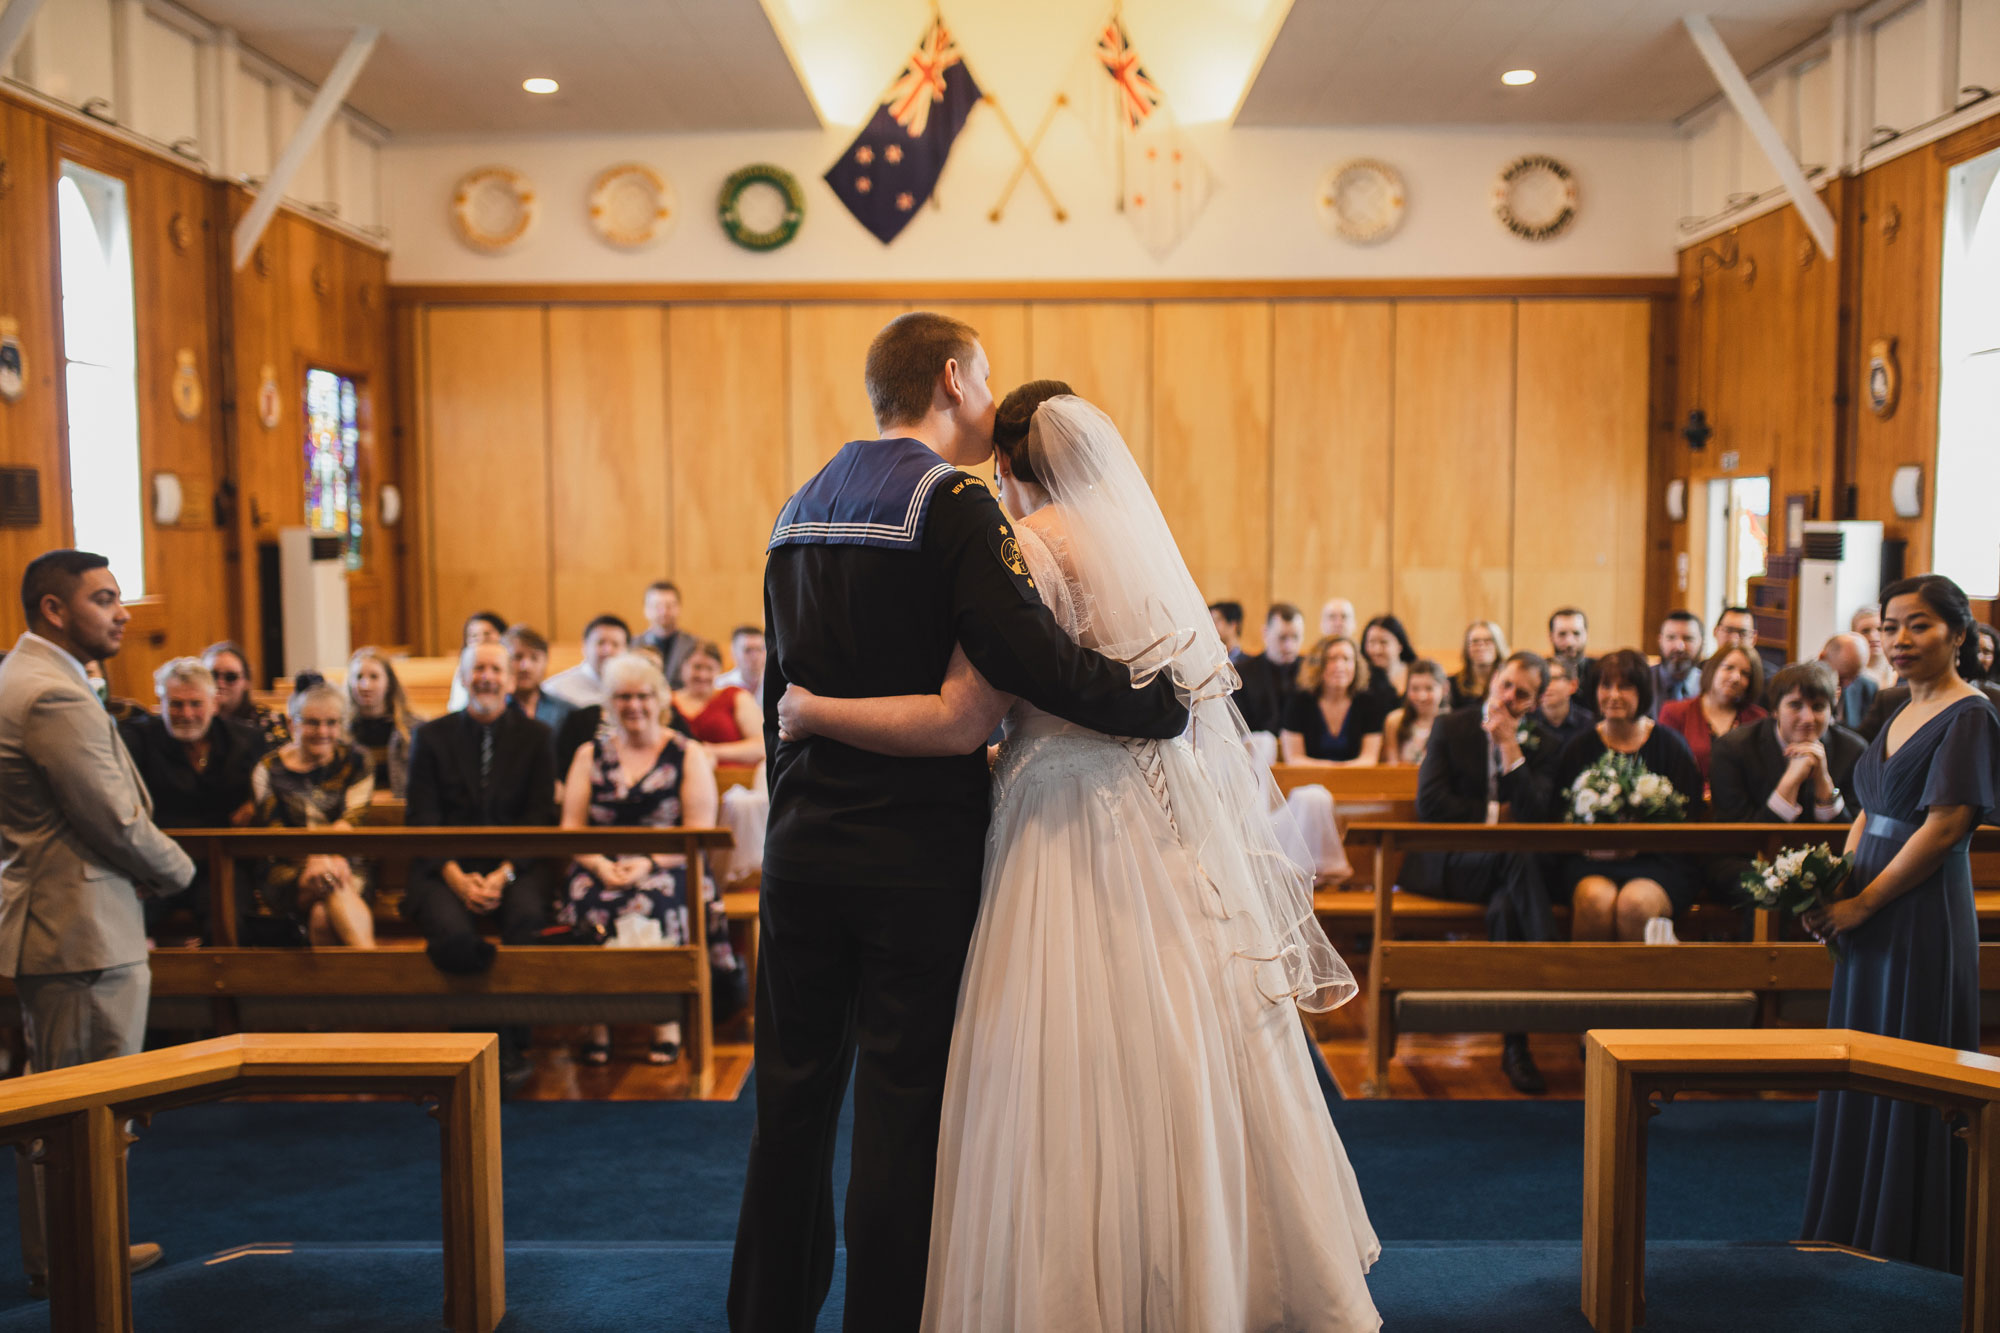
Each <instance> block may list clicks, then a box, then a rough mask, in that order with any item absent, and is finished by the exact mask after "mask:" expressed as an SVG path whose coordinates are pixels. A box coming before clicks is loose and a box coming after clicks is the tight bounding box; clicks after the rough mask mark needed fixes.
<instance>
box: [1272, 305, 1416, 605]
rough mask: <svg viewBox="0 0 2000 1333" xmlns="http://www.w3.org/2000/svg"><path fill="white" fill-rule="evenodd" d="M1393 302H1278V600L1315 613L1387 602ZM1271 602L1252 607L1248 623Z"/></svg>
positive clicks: (1275, 562)
mask: <svg viewBox="0 0 2000 1333" xmlns="http://www.w3.org/2000/svg"><path fill="white" fill-rule="evenodd" d="M1394 357H1395V307H1394V306H1392V305H1391V304H1389V303H1388V302H1386V301H1283V302H1279V303H1278V305H1277V307H1276V310H1275V312H1274V333H1273V352H1272V363H1273V373H1272V381H1273V385H1272V430H1271V595H1272V597H1273V598H1274V599H1277V600H1280V601H1289V602H1293V603H1296V604H1297V605H1299V606H1300V607H1302V608H1308V616H1309V624H1308V628H1309V629H1311V628H1317V626H1318V623H1319V621H1318V608H1319V604H1320V603H1321V602H1323V601H1325V600H1326V599H1327V598H1329V597H1333V596H1343V597H1347V598H1349V599H1351V600H1352V601H1353V602H1354V605H1355V607H1356V608H1357V609H1358V610H1359V611H1360V614H1361V615H1362V616H1363V617H1364V618H1365V617H1367V616H1370V615H1373V614H1375V613H1376V612H1377V611H1380V610H1382V609H1385V608H1387V607H1388V606H1389V598H1390V587H1389V515H1390V472H1391V435H1392V427H1393V418H1392V412H1393V409H1394V397H1395V361H1394ZM1263 614H1264V608H1263V607H1261V606H1251V605H1249V604H1247V603H1246V604H1245V606H1244V619H1245V622H1246V623H1245V625H1244V628H1245V630H1252V629H1253V627H1255V626H1261V624H1262V621H1263Z"/></svg>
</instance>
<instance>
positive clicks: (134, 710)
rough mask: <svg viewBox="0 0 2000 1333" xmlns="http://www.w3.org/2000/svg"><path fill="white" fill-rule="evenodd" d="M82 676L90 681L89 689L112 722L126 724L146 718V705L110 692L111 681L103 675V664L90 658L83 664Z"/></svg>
mask: <svg viewBox="0 0 2000 1333" xmlns="http://www.w3.org/2000/svg"><path fill="white" fill-rule="evenodd" d="M83 674H84V675H85V676H86V677H88V678H89V680H90V688H91V689H92V691H94V692H95V693H96V695H97V698H98V700H99V702H101V703H102V704H103V705H104V711H105V712H107V713H109V714H111V720H112V721H113V722H126V721H130V720H131V719H133V718H138V717H144V716H146V705H144V704H142V703H140V702H139V701H138V700H137V699H127V698H126V697H125V696H124V695H122V694H113V693H112V692H111V679H110V677H108V676H106V675H105V674H104V663H102V662H100V661H98V660H97V659H96V658H92V659H91V660H90V661H88V662H85V663H84V664H83Z"/></svg>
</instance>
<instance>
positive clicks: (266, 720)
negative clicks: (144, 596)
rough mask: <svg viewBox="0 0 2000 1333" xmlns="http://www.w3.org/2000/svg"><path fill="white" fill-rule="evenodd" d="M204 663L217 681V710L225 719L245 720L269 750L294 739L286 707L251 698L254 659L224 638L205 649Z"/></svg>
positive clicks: (244, 722) (246, 724)
mask: <svg viewBox="0 0 2000 1333" xmlns="http://www.w3.org/2000/svg"><path fill="white" fill-rule="evenodd" d="M201 664H202V665H203V666H205V667H207V668H208V674H209V675H210V676H212V677H213V678H214V680H215V711H216V712H217V713H218V714H219V715H220V716H221V717H222V718H223V720H224V721H228V722H237V723H241V724H242V725H243V726H246V727H248V728H250V730H252V731H254V732H256V733H257V735H258V737H259V738H260V743H261V744H262V745H263V747H264V749H266V750H275V749H277V748H278V747H279V746H280V745H283V744H284V743H285V742H286V741H288V740H290V739H291V738H292V731H291V726H290V724H289V723H288V722H287V721H286V720H285V714H284V710H282V709H278V708H265V707H263V706H261V705H260V704H258V703H257V702H256V700H254V699H252V698H251V697H250V684H251V681H250V658H249V657H248V656H247V655H246V654H245V653H244V651H243V650H242V649H241V648H239V647H238V646H237V645H235V644H233V643H231V642H229V640H227V639H224V640H223V641H222V642H221V643H211V644H210V645H208V647H206V648H204V649H202V650H201Z"/></svg>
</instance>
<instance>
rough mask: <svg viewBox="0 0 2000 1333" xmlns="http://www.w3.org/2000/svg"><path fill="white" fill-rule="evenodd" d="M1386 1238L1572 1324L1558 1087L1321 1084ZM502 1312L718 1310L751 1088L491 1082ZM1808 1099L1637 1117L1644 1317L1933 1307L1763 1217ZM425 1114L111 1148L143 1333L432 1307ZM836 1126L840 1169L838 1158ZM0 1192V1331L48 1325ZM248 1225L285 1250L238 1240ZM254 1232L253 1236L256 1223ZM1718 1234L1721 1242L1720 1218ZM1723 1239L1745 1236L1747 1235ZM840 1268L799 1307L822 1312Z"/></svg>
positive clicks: (1578, 1171)
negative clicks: (1373, 1091)
mask: <svg viewBox="0 0 2000 1333" xmlns="http://www.w3.org/2000/svg"><path fill="white" fill-rule="evenodd" d="M1331 1109H1332V1112H1333V1115H1334V1117H1335V1120H1336V1122H1337V1123H1338V1124H1339V1126H1340V1132H1341V1135H1342V1137H1343V1138H1344V1139H1345V1140H1346V1143H1347V1146H1348V1151H1349V1153H1350V1155H1351V1156H1352V1158H1353V1160H1354V1166H1355V1170H1356V1172H1357V1173H1358V1174H1359V1176H1360V1180H1361V1185H1362V1189H1363V1191H1364V1192H1365V1194H1366V1195H1367V1198H1368V1202H1369V1209H1370V1213H1371V1216H1372V1217H1373V1218H1374V1220H1375V1224H1376V1228H1377V1230H1378V1232H1379V1233H1380V1234H1381V1236H1382V1238H1383V1241H1384V1243H1385V1245H1386V1246H1387V1250H1386V1252H1385V1254H1384V1256H1383V1259H1382V1262H1381V1264H1380V1265H1379V1266H1378V1268H1377V1269H1376V1273H1375V1276H1374V1277H1373V1278H1372V1279H1371V1286H1372V1287H1373V1288H1374V1290H1375V1293H1376V1300H1377V1302H1378V1304H1379V1305H1380V1306H1381V1307H1382V1310H1383V1314H1384V1316H1385V1318H1386V1319H1387V1320H1388V1322H1389V1325H1390V1327H1392V1328H1400V1329H1422V1330H1437V1331H1438V1333H1446V1331H1447V1330H1467V1331H1468V1333H1469V1331H1470V1330H1474V1329H1478V1330H1481V1331H1482V1333H1503V1331H1505V1330H1514V1329H1520V1330H1524V1331H1526V1330H1535V1331H1536V1333H1540V1331H1541V1330H1550V1329H1578V1330H1581V1329H1584V1328H1585V1327H1586V1325H1585V1323H1584V1321H1583V1318H1582V1316H1581V1314H1579V1313H1577V1311H1576V1306H1577V1298H1578V1287H1577V1283H1578V1248H1577V1238H1578V1235H1579V1231H1580V1228H1581V1225H1582V1221H1581V1206H1582V1205H1581V1191H1582V1161H1581V1152H1582V1142H1583V1108H1582V1107H1581V1106H1580V1105H1577V1104H1575V1103H1527V1102H1334V1103H1332V1105H1331ZM503 1115H504V1120H503V1134H504V1142H505V1151H506V1162H505V1171H506V1179H505V1187H506V1199H507V1238H508V1242H509V1245H508V1259H507V1262H508V1273H507V1276H508V1293H509V1310H510V1312H509V1315H508V1318H507V1321H506V1323H505V1324H504V1325H503V1326H502V1327H503V1328H504V1329H506V1330H509V1333H544V1331H550V1333H552V1331H554V1330H562V1331H563V1333H584V1331H585V1330H598V1329H603V1330H613V1329H619V1330H624V1329H635V1328H657V1329H667V1330H689V1331H690V1333H693V1331H694V1330H708V1329H718V1330H719V1329H722V1328H724V1327H725V1324H724V1321H723V1318H722V1313H721V1310H722V1292H723V1290H724V1287H725V1285H726V1283H727V1280H728V1271H729V1240H730V1238H731V1236H732V1235H733V1234H734V1231H735V1222H736V1203H737V1198H738V1194H739V1191H740V1189H741V1180H742V1167H743V1153H744V1148H745V1145H746V1144H747V1142H748V1139H749V1132H750V1122H751V1104H750V1098H749V1096H748V1095H747V1094H746V1096H744V1097H743V1098H742V1099H740V1100H739V1101H737V1102H734V1103H701V1102H645V1103H641V1102H569V1103H529V1104H516V1105H510V1106H508V1107H506V1108H505V1111H504V1113H503ZM1811 1115H1812V1108H1811V1107H1810V1106H1809V1105H1807V1104H1803V1103H1769V1102H1745V1103H1737V1102H1686V1103H1680V1104H1677V1105H1674V1106H1671V1107H1669V1108H1668V1109H1667V1111H1666V1112H1665V1113H1664V1114H1663V1115H1662V1116H1661V1117H1660V1118H1659V1119H1657V1120H1655V1121H1654V1122H1653V1149H1652V1167H1653V1169H1652V1175H1651V1186H1650V1200H1649V1201H1650V1234H1651V1236H1652V1238H1653V1240H1654V1242H1655V1244H1654V1245H1653V1247H1652V1249H1651V1251H1650V1260H1649V1262H1650V1265H1651V1268H1650V1274H1651V1280H1650V1284H1649V1285H1650V1289H1651V1302H1650V1303H1651V1306H1652V1310H1653V1314H1654V1322H1653V1324H1652V1327H1653V1328H1654V1329H1660V1330H1672V1329H1682V1330H1695V1329H1704V1330H1706V1329H1716V1330H1723V1329H1728V1330H1740V1329H1753V1328H1754V1329H1760V1330H1773V1329H1788V1328H1810V1329H1812V1330H1814V1333H1838V1331H1839V1330H1848V1329H1853V1330H1864V1329H1865V1330H1875V1329H1882V1328H1888V1327H1895V1328H1897V1329H1899V1330H1912V1331H1913V1333H1914V1331H1917V1330H1924V1329H1931V1328H1935V1329H1939V1330H1944V1329H1955V1328H1956V1327H1957V1326H1958V1324H1957V1321H1958V1314H1959V1285H1958V1283H1957V1281H1956V1280H1955V1279H1952V1278H1950V1277H1947V1276H1944V1275H1940V1274H1934V1273H1929V1272H1926V1271H1923V1270H1918V1269H1912V1268H1909V1267H1906V1266H1903V1265H1896V1264H1883V1263H1877V1262H1874V1261H1870V1260H1867V1259H1862V1258H1856V1257H1852V1256H1848V1255H1843V1254H1835V1253H1812V1254H1805V1253H1800V1252H1797V1251H1794V1250H1792V1249H1790V1248H1789V1247H1785V1246H1782V1245H1776V1244H1770V1243H1768V1242H1779V1241H1783V1240H1786V1239H1788V1238H1790V1237H1791V1236H1792V1235H1793V1234H1794V1233H1795V1232H1796V1230H1797V1228H1798V1221H1799V1207H1800V1200H1801V1199H1802V1197H1803V1193H1804V1188H1805V1171H1806V1151H1807V1144H1808V1141H1809V1137H1810V1133H1811ZM436 1142H437V1141H436V1130H435V1126H434V1125H433V1124H432V1122H431V1121H430V1120H429V1119H428V1118H426V1117H425V1116H424V1114H423V1113H422V1112H421V1111H419V1110H417V1109H416V1108H415V1107H412V1106H407V1105H402V1104H397V1103H358V1104H334V1103H323V1102H311V1103H252V1104H237V1105H223V1106H198V1107H190V1108H188V1109H185V1110H181V1111H174V1112H169V1113H166V1114H163V1115H161V1116H159V1117H158V1118H157V1120H156V1121H155V1123H154V1125H153V1127H152V1128H151V1129H149V1130H146V1131H145V1132H144V1133H143V1135H142V1136H141V1139H140V1142H139V1143H138V1144H137V1145H136V1146H135V1147H134V1149H133V1152H132V1159H131V1172H130V1174H131V1194H132V1227H133V1235H134V1236H135V1237H136V1238H139V1239H145V1240H157V1241H160V1242H161V1243H162V1244H164V1245H165V1246H166V1248H167V1262H166V1263H165V1264H163V1265H162V1266H161V1267H160V1268H159V1269H156V1270H154V1271H153V1272H150V1273H145V1274H142V1275H140V1276H139V1277H138V1278H137V1279H136V1280H135V1282H134V1285H133V1302H134V1313H135V1317H136V1319H137V1321H138V1323H139V1326H140V1327H141V1328H142V1329H145V1330H146V1331H147V1333H181V1330H188V1331H189V1333H193V1330H202V1331H203V1333H208V1331H210V1330H215V1329H218V1328H221V1329H262V1328H271V1327H280V1326H282V1327H284V1328H286V1330H287V1333H313V1331H314V1330H322V1329H324V1330H349V1329H368V1330H371V1331H374V1330H380V1331H381V1333H393V1331H395V1330H403V1329H410V1330H419V1329H423V1330H430V1329H435V1328H436V1327H437V1311H438V1309H439V1302H440V1299H441V1291H442V1287H441V1277H440V1273H441V1269H440V1261H439V1256H438V1250H437V1240H438V1236H439V1228H438V1200H437V1162H436ZM844 1144H845V1133H844V1132H843V1156H842V1159H841V1162H840V1167H839V1171H840V1175H841V1177H842V1181H843V1184H844V1177H845V1173H846V1160H845V1148H844ZM14 1219H15V1211H14V1209H13V1208H12V1207H7V1206H0V1247H4V1256H5V1257H4V1258H0V1333H13V1330H17V1329H42V1328H46V1327H47V1313H46V1311H47V1307H46V1306H45V1305H42V1304H40V1303H36V1302H30V1301H28V1300H27V1299H26V1296H25V1292H24V1291H23V1289H22V1284H21V1282H20V1279H19V1277H18V1266H17V1263H16V1261H15V1260H14V1259H13V1257H12V1256H13V1255H15V1254H17V1253H18V1243H17V1237H16V1235H15V1221H14ZM253 1242H255V1243H258V1244H257V1247H256V1248H258V1249H260V1250H261V1249H267V1248H268V1249H276V1250H287V1251H289V1252H288V1253H236V1251H241V1250H243V1249H245V1248H247V1247H249V1246H250V1245H251V1243H253ZM266 1242H276V1244H270V1245H266V1244H265V1243H266ZM1717 1242H1729V1243H1727V1244H1718V1243H1717ZM1736 1242H1766V1243H1764V1244H1755V1243H1736ZM838 1299H839V1282H838V1281H837V1280H836V1283H835V1294H834V1301H833V1307H832V1308H830V1309H829V1311H828V1312H827V1317H826V1318H825V1319H823V1320H822V1321H821V1327H822V1328H837V1327H838V1324H839V1320H838Z"/></svg>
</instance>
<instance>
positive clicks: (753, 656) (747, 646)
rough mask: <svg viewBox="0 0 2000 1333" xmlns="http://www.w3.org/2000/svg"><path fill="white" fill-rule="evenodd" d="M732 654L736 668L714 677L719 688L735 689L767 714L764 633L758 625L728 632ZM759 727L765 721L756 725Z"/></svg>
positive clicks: (742, 626)
mask: <svg viewBox="0 0 2000 1333" xmlns="http://www.w3.org/2000/svg"><path fill="white" fill-rule="evenodd" d="M729 655H730V656H731V657H733V658H735V659H736V665H735V666H733V667H731V668H730V669H729V670H727V671H725V672H723V673H722V674H721V675H720V676H717V677H716V678H715V684H716V687H717V688H724V687H727V686H731V685H733V686H735V687H736V688H737V689H739V690H742V691H744V692H745V693H747V694H748V695H749V696H750V698H751V700H752V701H753V702H754V703H755V704H756V705H757V715H758V717H759V718H760V719H761V718H762V717H763V715H764V658H765V655H766V654H765V647H764V631H763V630H762V629H761V628H759V627H758V626H756V625H738V626H737V627H736V628H735V629H733V630H731V631H730V633H729ZM757 725H758V726H759V727H760V728H761V727H762V726H763V723H762V721H759V722H758V724H757Z"/></svg>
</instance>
